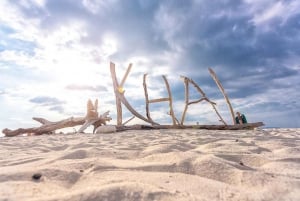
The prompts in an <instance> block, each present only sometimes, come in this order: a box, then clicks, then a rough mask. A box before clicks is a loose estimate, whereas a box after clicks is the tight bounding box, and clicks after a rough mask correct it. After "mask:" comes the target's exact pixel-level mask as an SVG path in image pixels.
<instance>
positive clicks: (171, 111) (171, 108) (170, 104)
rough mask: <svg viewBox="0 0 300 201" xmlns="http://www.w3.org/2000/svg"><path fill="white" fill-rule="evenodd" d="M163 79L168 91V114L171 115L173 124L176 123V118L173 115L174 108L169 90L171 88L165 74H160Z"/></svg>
mask: <svg viewBox="0 0 300 201" xmlns="http://www.w3.org/2000/svg"><path fill="white" fill-rule="evenodd" d="M162 77H163V79H164V81H165V85H166V88H167V91H168V95H169V108H170V115H171V117H172V121H173V125H176V123H177V121H176V120H177V119H176V117H175V114H174V110H173V98H172V92H171V89H170V85H169V82H168V80H167V78H166V76H164V75H163V76H162Z"/></svg>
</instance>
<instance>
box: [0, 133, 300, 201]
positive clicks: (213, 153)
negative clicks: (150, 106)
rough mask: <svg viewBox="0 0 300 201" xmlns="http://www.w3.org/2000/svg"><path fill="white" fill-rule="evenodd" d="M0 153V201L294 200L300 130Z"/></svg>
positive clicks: (136, 137)
mask: <svg viewBox="0 0 300 201" xmlns="http://www.w3.org/2000/svg"><path fill="white" fill-rule="evenodd" d="M0 152H1V153H0V200H16V201H17V200H18V201H19V200H22V201H25V200H28V201H29V200H30V201H33V200H36V201H46V200H47V201H48V200H49V201H50V200H53V201H54V200H65V201H67V200H74V201H79V200H80V201H88V200H116V201H117V200H164V201H165V200H207V201H208V200H273V201H274V200H278V201H279V200H299V198H300V129H264V130H247V131H211V130H192V129H190V130H149V131H126V132H118V133H111V134H54V135H41V136H30V137H21V136H20V137H12V138H7V137H2V138H0ZM33 175H35V177H36V179H34V178H32V177H33ZM39 177H40V178H39Z"/></svg>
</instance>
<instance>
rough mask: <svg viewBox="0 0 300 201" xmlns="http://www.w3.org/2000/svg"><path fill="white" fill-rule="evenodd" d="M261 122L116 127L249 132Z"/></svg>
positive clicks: (124, 129) (122, 129)
mask: <svg viewBox="0 0 300 201" xmlns="http://www.w3.org/2000/svg"><path fill="white" fill-rule="evenodd" d="M263 125H264V124H263V122H255V123H247V124H236V125H153V126H149V125H132V126H117V131H126V130H152V129H204V130H249V129H254V128H257V127H260V126H263Z"/></svg>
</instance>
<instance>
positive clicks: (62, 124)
mask: <svg viewBox="0 0 300 201" xmlns="http://www.w3.org/2000/svg"><path fill="white" fill-rule="evenodd" d="M33 119H34V120H37V119H38V121H39V122H40V120H42V122H44V123H42V126H40V127H33V128H18V129H16V130H10V129H7V128H5V129H3V130H2V133H3V134H4V135H5V136H7V137H13V136H17V135H21V134H29V133H33V134H35V135H42V134H49V133H52V132H53V131H55V130H58V129H62V128H67V127H74V126H78V125H82V124H84V123H85V122H86V118H85V117H71V118H68V119H63V120H61V121H57V122H51V121H48V120H45V119H43V118H37V117H33ZM110 120H111V118H110V117H99V118H97V119H95V120H92V121H93V123H92V124H89V125H93V124H94V123H95V122H97V121H99V122H106V121H110ZM46 122H47V123H46ZM84 129H85V128H84ZM84 129H82V131H81V132H83V131H84Z"/></svg>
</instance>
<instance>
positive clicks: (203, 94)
mask: <svg viewBox="0 0 300 201" xmlns="http://www.w3.org/2000/svg"><path fill="white" fill-rule="evenodd" d="M180 77H181V78H183V81H184V89H185V107H184V110H183V113H182V116H181V122H180V124H181V125H183V122H184V119H185V115H186V112H187V109H188V106H189V105H192V104H196V103H199V102H201V101H204V100H205V101H207V102H208V103H210V104H211V106H212V107H213V109H214V111H215V112H216V114H217V115H218V117H219V118H220V121H221V122H223V124H224V125H226V122H225V121H224V120H223V118H222V116H221V115H220V113H219V112H218V110H217V108H216V107H215V105H216V103H215V102H213V101H211V100H209V99H208V98H207V97H206V95H205V93H204V91H203V90H202V89H201V88H200V87H199V86H198V84H197V83H196V82H194V81H193V80H192V79H189V78H187V77H185V76H180ZM189 83H191V84H192V85H193V86H194V87H195V88H196V89H197V91H198V92H199V93H200V94H201V95H202V96H203V97H202V98H200V99H198V100H195V101H189Z"/></svg>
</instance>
